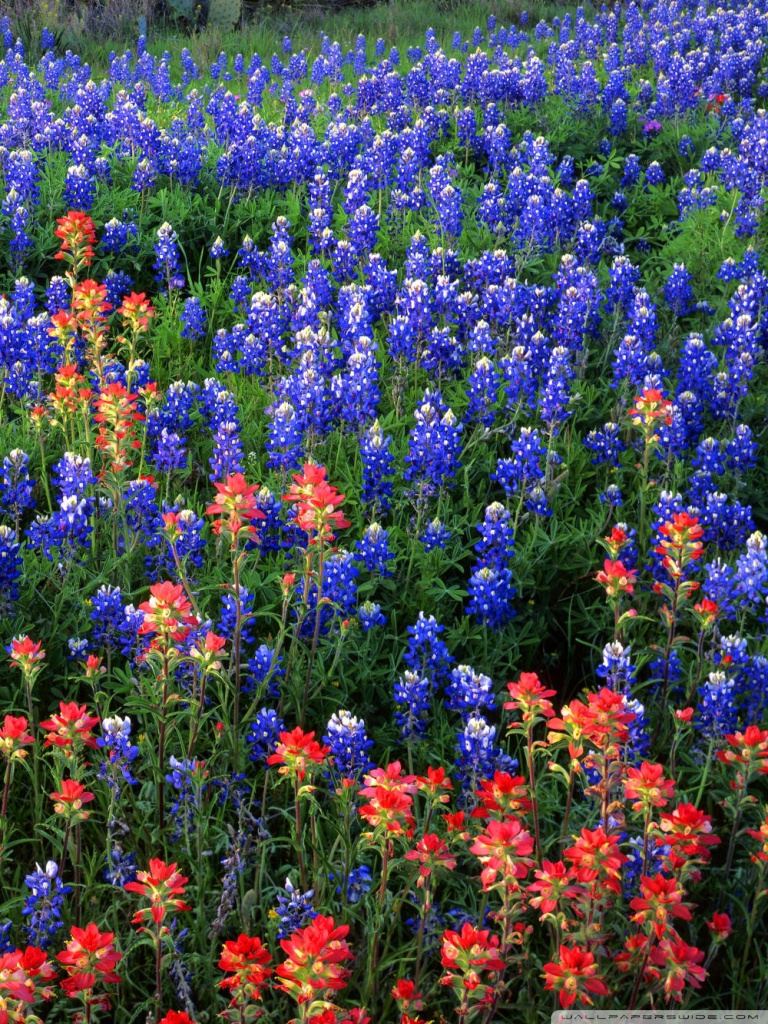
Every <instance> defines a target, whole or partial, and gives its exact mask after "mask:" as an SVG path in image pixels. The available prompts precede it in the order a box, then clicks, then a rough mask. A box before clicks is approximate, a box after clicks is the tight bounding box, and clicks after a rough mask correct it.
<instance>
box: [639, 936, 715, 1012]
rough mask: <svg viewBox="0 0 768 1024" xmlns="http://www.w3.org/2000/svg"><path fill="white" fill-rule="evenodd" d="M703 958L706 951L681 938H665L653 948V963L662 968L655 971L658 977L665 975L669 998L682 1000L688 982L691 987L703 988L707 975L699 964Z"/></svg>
mask: <svg viewBox="0 0 768 1024" xmlns="http://www.w3.org/2000/svg"><path fill="white" fill-rule="evenodd" d="M703 959H704V953H703V952H702V951H701V950H700V949H697V948H696V947H695V946H689V945H688V943H687V942H683V940H682V939H680V938H674V939H663V940H662V941H661V942H660V943H659V944H658V946H655V947H654V948H653V949H652V950H651V963H652V964H653V965H654V967H656V968H661V971H656V972H655V973H656V975H657V977H658V976H659V975H660V974H664V975H665V977H664V994H665V996H666V997H667V999H675V1000H677V1002H682V999H683V990H684V989H685V986H686V983H687V984H689V985H690V986H691V988H701V986H702V983H703V982H704V981H705V980H706V977H707V972H706V970H705V969H704V968H703V967H700V966H699V964H700V963H701V961H702V960H703Z"/></svg>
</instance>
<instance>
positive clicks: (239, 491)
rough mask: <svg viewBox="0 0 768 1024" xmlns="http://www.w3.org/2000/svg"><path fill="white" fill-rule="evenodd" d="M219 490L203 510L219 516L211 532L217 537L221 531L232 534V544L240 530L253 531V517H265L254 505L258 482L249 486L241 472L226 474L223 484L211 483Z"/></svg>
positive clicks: (254, 529)
mask: <svg viewBox="0 0 768 1024" xmlns="http://www.w3.org/2000/svg"><path fill="white" fill-rule="evenodd" d="M213 486H214V487H215V488H216V490H217V491H218V492H219V493H218V494H217V495H216V498H215V499H214V501H213V503H212V504H211V505H209V506H208V508H207V509H206V510H205V514H206V515H208V516H221V518H220V519H217V520H216V522H215V523H214V524H213V532H214V533H215V534H216V536H217V537H218V536H219V535H220V534H221V532H222V531H224V532H225V533H229V534H231V535H232V542H233V544H234V542H235V540H236V538H237V536H238V534H239V533H240V531H241V530H245V532H246V533H250V534H252V533H255V532H256V527H255V526H253V525H252V524H251V521H252V520H254V519H264V518H266V517H265V515H264V513H263V512H262V511H261V509H259V508H257V507H256V499H255V495H256V494H257V493H258V490H259V487H258V484H252V485H251V486H249V485H248V484H247V483H246V481H245V477H244V476H243V474H242V473H234V474H232V475H231V476H228V477H227V478H226V480H225V481H224V483H223V484H220V483H214V485H213Z"/></svg>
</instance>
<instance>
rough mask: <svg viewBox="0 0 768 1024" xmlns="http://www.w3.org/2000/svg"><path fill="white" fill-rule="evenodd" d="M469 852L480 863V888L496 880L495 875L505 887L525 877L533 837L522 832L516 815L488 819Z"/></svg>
mask: <svg viewBox="0 0 768 1024" xmlns="http://www.w3.org/2000/svg"><path fill="white" fill-rule="evenodd" d="M470 852H471V853H474V855H475V856H476V857H477V858H478V860H479V861H480V863H481V864H482V865H483V871H482V872H481V874H480V878H481V880H482V882H483V887H484V888H486V889H487V888H490V886H492V885H494V884H495V883H496V877H497V875H501V876H502V880H503V881H504V882H505V883H506V884H507V885H509V886H515V887H516V886H517V881H516V880H517V879H518V878H525V876H526V875H527V874H528V871H529V869H530V868H532V867H533V861H532V860H531V859H530V857H529V856H528V854H530V853H533V837H532V836H531V835H530V833H528V832H526V831H525V829H524V828H523V826H522V825H521V824H520V822H519V821H518V819H517V818H506V819H504V820H503V821H489V822H488V824H487V825H486V826H485V831H484V832H481V834H480V835H479V836H478V837H477V839H476V840H475V842H474V843H473V844H472V846H471V847H470Z"/></svg>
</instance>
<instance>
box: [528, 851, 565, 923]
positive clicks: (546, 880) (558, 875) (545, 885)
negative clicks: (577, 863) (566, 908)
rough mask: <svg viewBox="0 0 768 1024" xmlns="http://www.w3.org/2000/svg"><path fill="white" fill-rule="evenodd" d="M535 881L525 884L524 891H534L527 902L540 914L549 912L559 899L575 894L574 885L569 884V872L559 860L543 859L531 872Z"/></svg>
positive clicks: (554, 908) (554, 907) (555, 907)
mask: <svg viewBox="0 0 768 1024" xmlns="http://www.w3.org/2000/svg"><path fill="white" fill-rule="evenodd" d="M533 876H534V878H535V879H536V881H535V882H531V884H530V885H528V886H526V890H525V891H526V892H533V893H536V895H535V896H533V897H531V898H530V899H529V900H528V902H529V903H530V905H531V906H532V907H533V908H534V909H535V910H540V911H541V913H542V914H551V913H552V912H553V911H554V910H556V909H557V906H558V904H559V902H560V900H561V899H568V898H570V897H572V896H574V895H575V893H576V891H577V890H576V887H575V886H573V885H571V884H570V882H571V872H570V871H569V870H568V868H567V867H566V866H565V864H564V863H563V862H562V861H561V860H558V861H554V862H553V861H551V860H543V861H542V862H541V868H540V869H537V870H536V871H534V873H533Z"/></svg>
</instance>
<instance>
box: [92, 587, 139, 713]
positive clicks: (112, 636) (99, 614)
mask: <svg viewBox="0 0 768 1024" xmlns="http://www.w3.org/2000/svg"><path fill="white" fill-rule="evenodd" d="M91 607H92V610H91V613H90V618H91V620H92V622H93V623H94V626H93V647H94V649H95V650H101V649H103V648H107V649H110V650H112V649H114V648H116V647H118V646H119V645H120V627H121V626H122V624H123V595H122V591H121V590H120V587H113V586H111V585H110V584H108V583H104V584H102V585H101V586H100V587H99V589H98V590H97V591H96V593H95V594H94V595H93V597H92V598H91ZM129 730H130V721H129Z"/></svg>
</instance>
